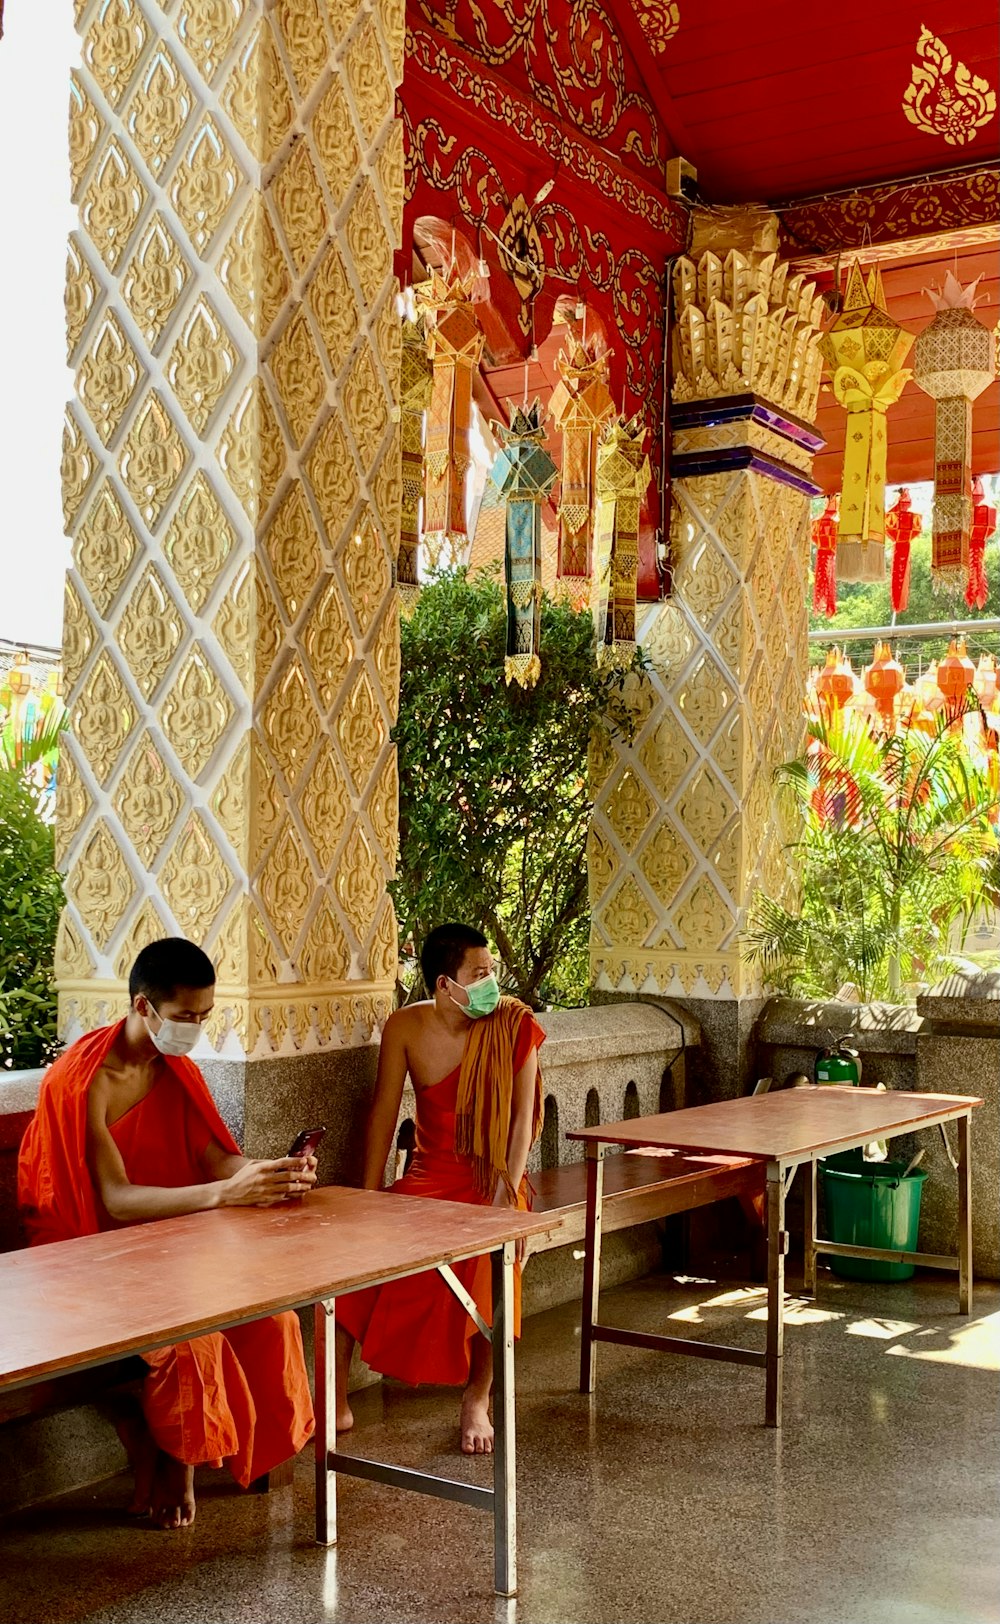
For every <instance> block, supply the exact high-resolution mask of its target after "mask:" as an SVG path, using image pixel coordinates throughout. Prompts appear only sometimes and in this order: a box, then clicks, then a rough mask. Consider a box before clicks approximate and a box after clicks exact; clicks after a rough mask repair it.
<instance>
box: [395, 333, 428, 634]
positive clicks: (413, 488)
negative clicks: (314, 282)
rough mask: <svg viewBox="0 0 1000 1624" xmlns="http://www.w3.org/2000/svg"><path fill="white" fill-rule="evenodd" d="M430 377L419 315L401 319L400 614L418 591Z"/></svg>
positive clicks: (409, 609)
mask: <svg viewBox="0 0 1000 1624" xmlns="http://www.w3.org/2000/svg"><path fill="white" fill-rule="evenodd" d="M432 378H433V372H432V368H431V363H430V359H429V357H428V354H427V334H426V331H425V329H424V322H423V318H422V317H418V318H417V320H416V321H404V322H403V353H402V363H401V366H400V385H399V421H400V445H401V457H400V461H401V463H402V485H403V496H402V502H401V504H400V525H399V556H398V559H397V562H396V583H397V585H398V587H399V604H400V608H401V610H402V612H403V614H404V615H411V614H412V613H413V610H414V608H415V607H416V602H417V598H418V596H419V593H420V578H419V574H418V570H417V557H418V553H419V548H420V495H421V491H422V489H423V483H424V412H425V411H426V409H427V407H428V406H429V404H430V398H431V383H432Z"/></svg>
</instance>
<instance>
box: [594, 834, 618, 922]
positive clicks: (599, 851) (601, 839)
mask: <svg viewBox="0 0 1000 1624" xmlns="http://www.w3.org/2000/svg"><path fill="white" fill-rule="evenodd" d="M619 867H620V864H619V862H618V858H617V857H616V856H615V848H614V846H613V845H612V843H611V841H610V840H609V839H608V837H607V835H605V834H604V832H603V831H602V829H601V828H600V826H599V825H598V824H597V823H596V822H593V823H591V825H590V832H589V834H588V836H587V876H588V878H589V881H590V900H591V904H593V903H595V902H598V901H599V900H600V898H601V897H603V895H604V893H605V891H606V890H607V889H608V886H609V885H610V884H611V883H612V881H613V880H614V878H615V875H616V874H617V873H618V870H619Z"/></svg>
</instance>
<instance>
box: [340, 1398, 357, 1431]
mask: <svg viewBox="0 0 1000 1624" xmlns="http://www.w3.org/2000/svg"><path fill="white" fill-rule="evenodd" d="M353 1425H354V1411H353V1410H352V1409H351V1406H350V1405H349V1404H348V1402H347V1400H346V1398H342V1399H341V1400H340V1402H339V1404H338V1405H337V1431H338V1432H350V1430H351V1428H352V1427H353Z"/></svg>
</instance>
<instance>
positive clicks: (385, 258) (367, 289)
mask: <svg viewBox="0 0 1000 1624" xmlns="http://www.w3.org/2000/svg"><path fill="white" fill-rule="evenodd" d="M347 241H348V245H349V247H350V250H351V256H352V258H353V260H354V268H355V270H356V271H357V275H358V280H359V282H360V283H361V291H362V293H363V294H364V299H365V304H366V305H367V306H368V308H369V310H371V309H373V308H374V305H375V303H376V301H377V299H378V296H379V294H380V293H381V291H382V289H383V287H384V286H385V280H386V277H387V276H388V275H389V273H390V272H391V270H392V248H391V246H390V243H389V239H388V238H387V236H386V234H385V227H384V226H383V224H382V216H381V214H380V213H379V207H378V202H377V200H376V197H375V191H374V188H373V187H372V183H371V181H370V180H368V178H367V177H365V179H364V180H363V181H362V183H361V185H360V186H359V187H358V193H357V196H356V198H355V200H354V203H353V205H352V207H351V212H350V214H349V215H348V217H347ZM397 326H398V323H397Z"/></svg>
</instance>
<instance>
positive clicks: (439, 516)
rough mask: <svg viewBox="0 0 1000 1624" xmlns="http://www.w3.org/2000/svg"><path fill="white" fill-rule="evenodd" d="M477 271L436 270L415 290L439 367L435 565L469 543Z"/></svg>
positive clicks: (433, 404) (431, 521) (432, 530)
mask: <svg viewBox="0 0 1000 1624" xmlns="http://www.w3.org/2000/svg"><path fill="white" fill-rule="evenodd" d="M474 279H475V273H474V272H470V274H469V275H468V276H466V277H456V279H455V281H454V282H452V283H448V282H446V281H445V279H444V278H443V277H442V276H439V275H438V273H437V272H436V271H435V272H433V273H432V275H431V277H430V280H429V281H428V282H423V283H421V285H420V286H419V287H418V288H416V289H415V290H414V291H415V293H416V300H417V309H418V310H419V311H420V312H421V313H422V314H423V316H424V319H425V323H426V327H427V355H428V358H429V360H430V362H431V365H432V368H433V379H432V383H431V398H430V403H429V405H428V407H427V431H426V435H425V438H424V533H423V541H424V546H425V547H426V549H427V558H428V563H429V564H430V567H431V569H438V568H440V566H441V565H442V563H443V564H455V563H458V562H459V561H460V559H461V557H462V554H463V553H464V551H465V547H466V545H467V543H468V539H469V538H468V532H467V529H466V523H465V476H466V474H467V472H468V469H469V463H470V461H471V453H470V450H469V430H470V427H471V424H472V377H473V373H474V372H475V370H476V368H477V366H478V365H479V358H480V356H481V355H482V352H483V335H482V332H481V331H480V328H479V323H478V322H477V320H476V313H475V306H474V304H473V302H472V284H473V281H474Z"/></svg>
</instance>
